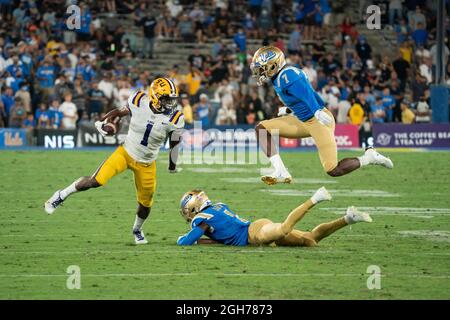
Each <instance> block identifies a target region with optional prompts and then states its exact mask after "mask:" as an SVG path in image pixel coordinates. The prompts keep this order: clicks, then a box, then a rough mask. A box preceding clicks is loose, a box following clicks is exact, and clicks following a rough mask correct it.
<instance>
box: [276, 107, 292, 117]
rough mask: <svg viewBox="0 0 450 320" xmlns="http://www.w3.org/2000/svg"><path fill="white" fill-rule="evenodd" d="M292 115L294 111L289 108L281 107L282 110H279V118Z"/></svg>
mask: <svg viewBox="0 0 450 320" xmlns="http://www.w3.org/2000/svg"><path fill="white" fill-rule="evenodd" d="M291 113H292V110H291V109H289V108H288V107H281V108H280V109H279V110H278V114H277V116H279V117H282V116H287V115H288V114H291Z"/></svg>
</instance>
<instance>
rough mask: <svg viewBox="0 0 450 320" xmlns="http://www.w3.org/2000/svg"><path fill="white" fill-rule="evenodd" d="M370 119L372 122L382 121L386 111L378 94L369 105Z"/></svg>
mask: <svg viewBox="0 0 450 320" xmlns="http://www.w3.org/2000/svg"><path fill="white" fill-rule="evenodd" d="M370 111H371V114H370V120H371V121H372V123H384V121H385V117H386V112H385V109H384V106H383V100H382V99H381V97H380V96H377V97H376V98H375V103H374V104H372V106H371V107H370Z"/></svg>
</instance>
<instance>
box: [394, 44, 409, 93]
mask: <svg viewBox="0 0 450 320" xmlns="http://www.w3.org/2000/svg"><path fill="white" fill-rule="evenodd" d="M392 67H393V68H394V70H395V72H396V73H397V75H398V79H399V80H400V86H401V88H402V89H404V88H405V86H406V79H407V78H408V70H409V68H410V64H409V63H408V61H406V60H405V59H404V58H403V55H402V53H401V51H399V52H398V54H397V59H395V60H394V62H392Z"/></svg>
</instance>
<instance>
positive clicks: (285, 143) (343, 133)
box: [280, 124, 359, 149]
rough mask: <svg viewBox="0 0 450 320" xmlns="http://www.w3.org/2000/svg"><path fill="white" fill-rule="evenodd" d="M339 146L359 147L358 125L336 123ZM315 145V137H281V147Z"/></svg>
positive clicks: (335, 134)
mask: <svg viewBox="0 0 450 320" xmlns="http://www.w3.org/2000/svg"><path fill="white" fill-rule="evenodd" d="M334 136H335V139H336V144H337V147H338V148H340V149H342V148H359V135H358V127H357V126H355V125H352V124H336V129H335V131H334ZM313 146H315V143H314V139H313V138H303V139H287V138H280V147H282V148H298V147H313Z"/></svg>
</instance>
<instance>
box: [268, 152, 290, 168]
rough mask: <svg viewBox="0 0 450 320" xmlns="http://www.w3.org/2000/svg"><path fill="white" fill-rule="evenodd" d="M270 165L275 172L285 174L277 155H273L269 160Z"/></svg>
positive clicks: (282, 164) (281, 161)
mask: <svg viewBox="0 0 450 320" xmlns="http://www.w3.org/2000/svg"><path fill="white" fill-rule="evenodd" d="M269 160H270V163H272V166H273V167H274V168H275V171H281V172H287V170H286V167H285V166H284V163H283V160H281V157H280V155H279V154H275V155H273V156H271V157H270V158H269Z"/></svg>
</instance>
